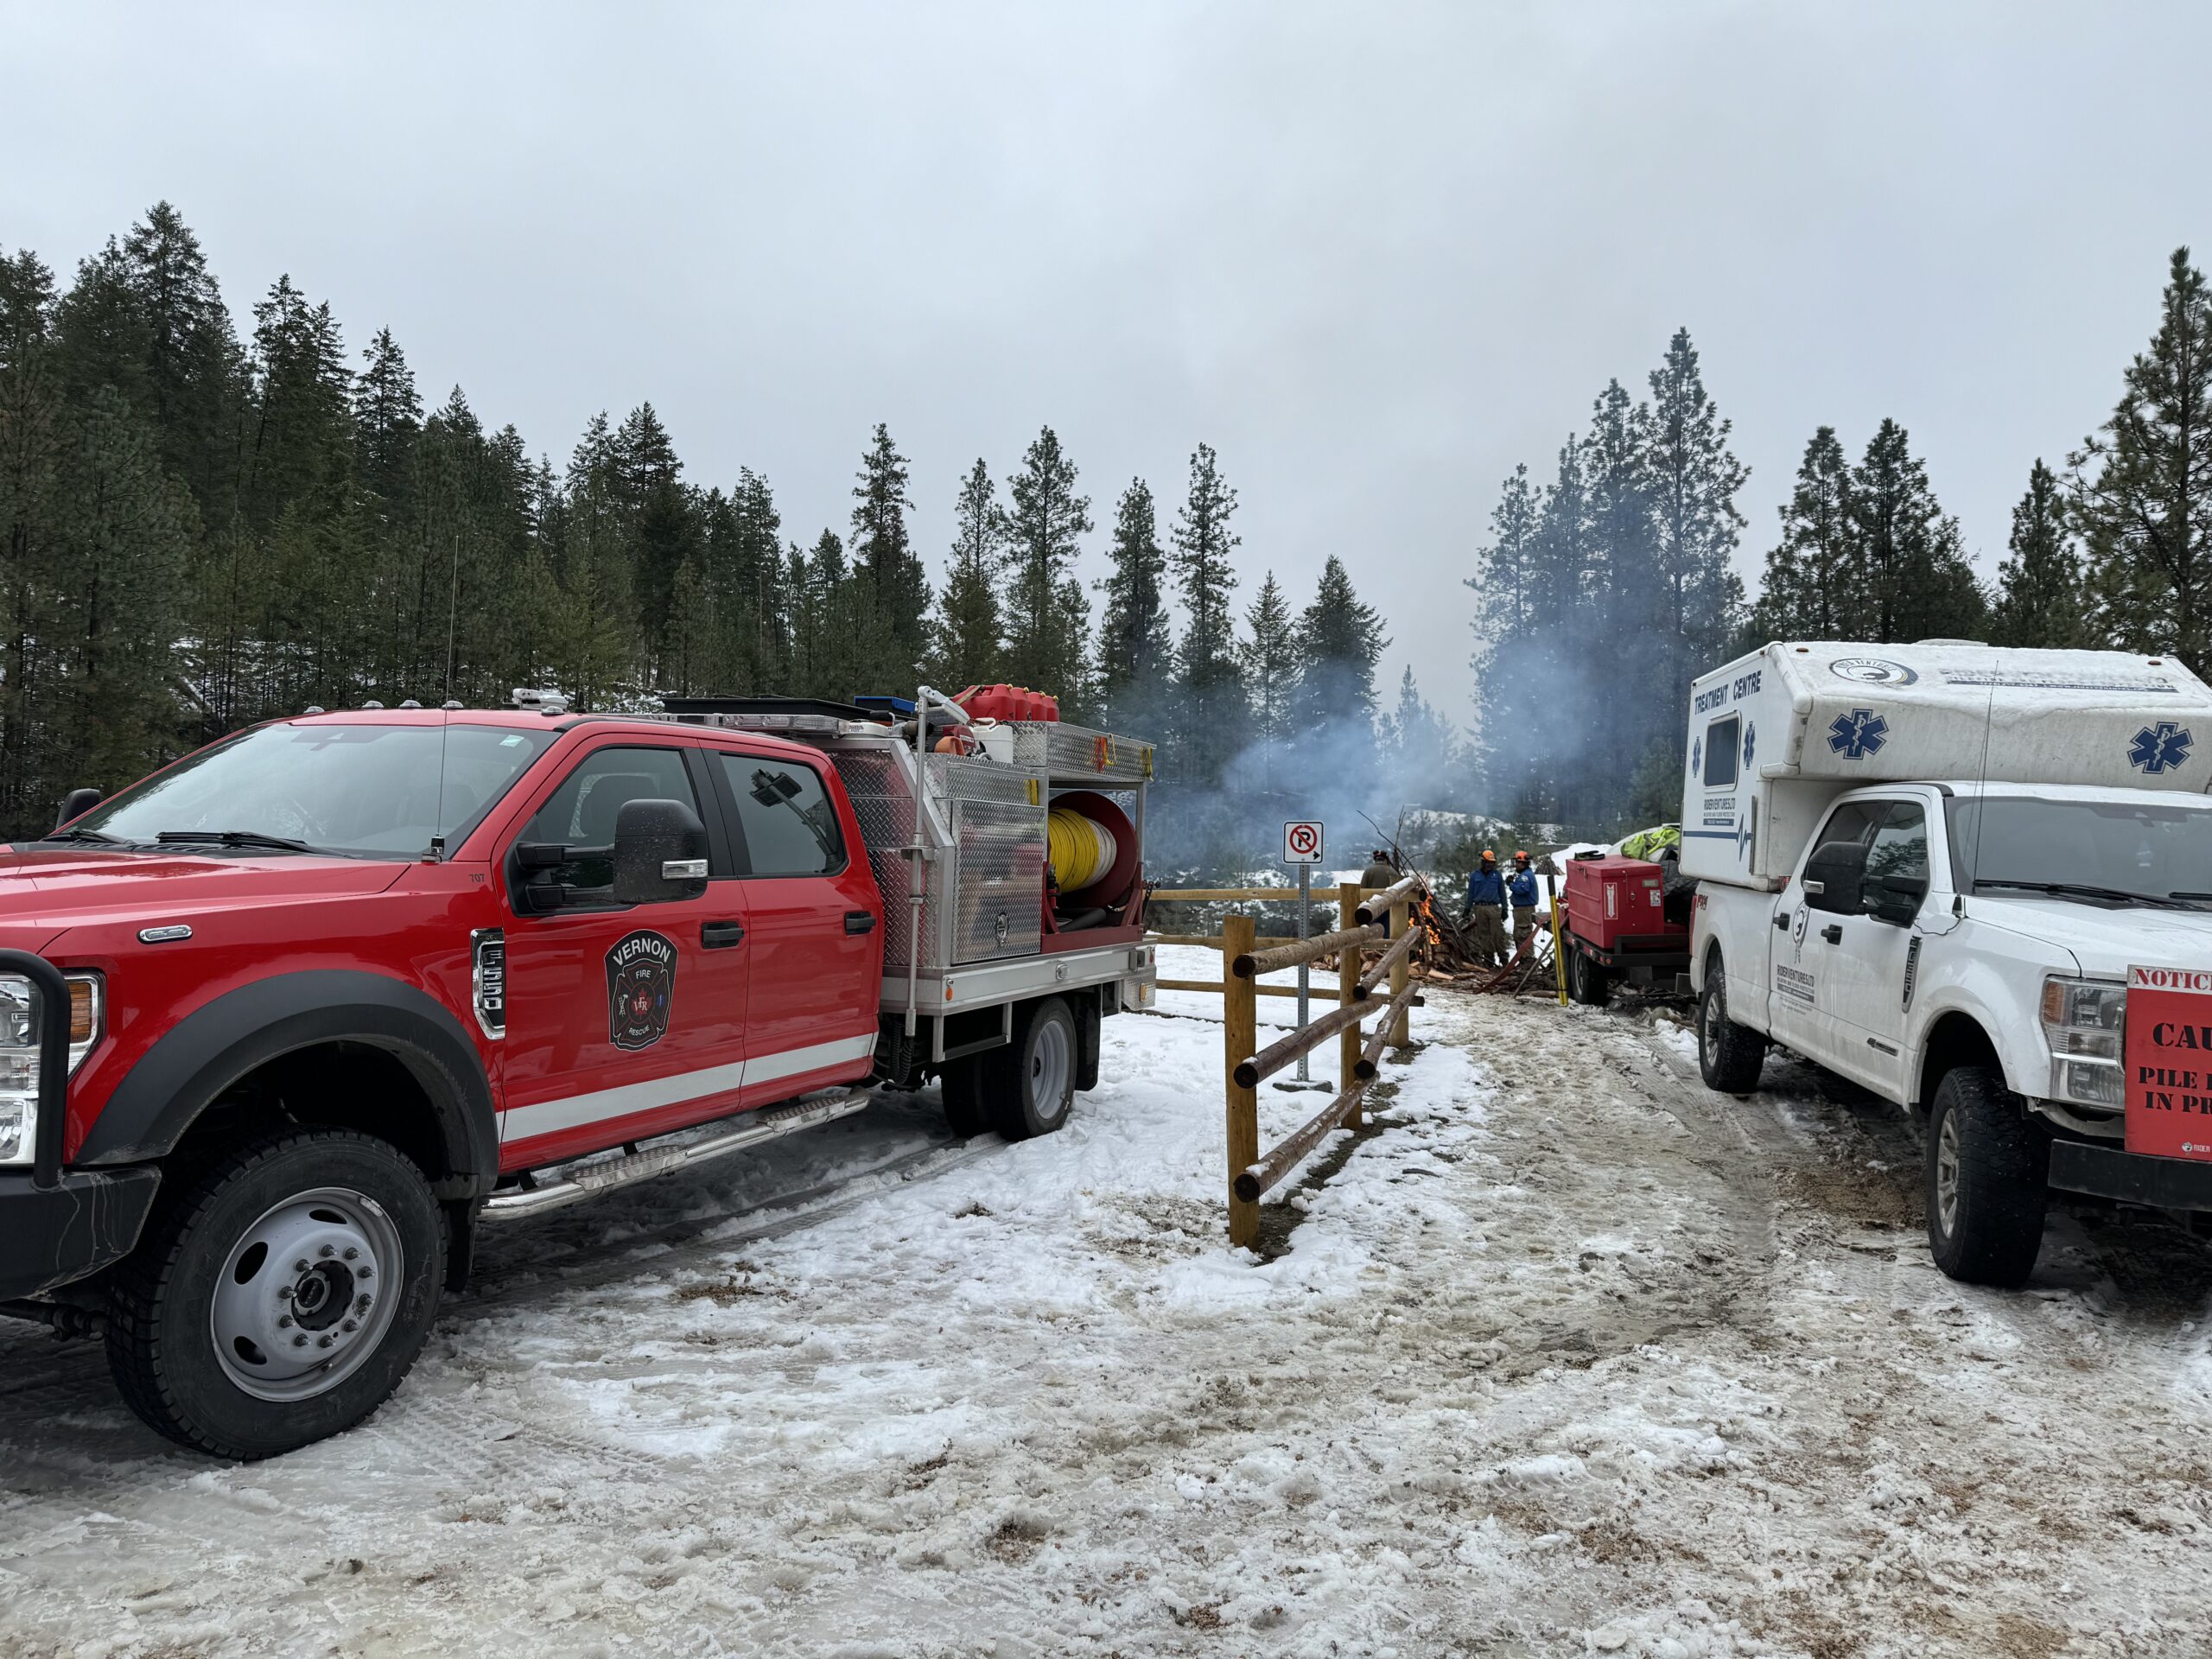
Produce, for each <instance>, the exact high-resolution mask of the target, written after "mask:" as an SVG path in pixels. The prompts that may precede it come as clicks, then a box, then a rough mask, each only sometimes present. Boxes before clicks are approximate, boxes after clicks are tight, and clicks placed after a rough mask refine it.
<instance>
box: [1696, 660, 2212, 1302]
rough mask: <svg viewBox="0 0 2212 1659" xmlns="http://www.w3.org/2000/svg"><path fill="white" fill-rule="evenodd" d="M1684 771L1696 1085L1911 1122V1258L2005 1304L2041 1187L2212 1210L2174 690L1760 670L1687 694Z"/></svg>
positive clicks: (1792, 666)
mask: <svg viewBox="0 0 2212 1659" xmlns="http://www.w3.org/2000/svg"><path fill="white" fill-rule="evenodd" d="M2200 746H2201V747H2200ZM1689 755H1690V772H1689V777H1688V781H1687V784H1686V785H1685V791H1684V796H1683V806H1682V836H1683V841H1682V868H1683V873H1684V874H1686V875H1689V876H1694V877H1695V878H1697V880H1698V884H1699V885H1698V893H1697V899H1696V901H1695V906H1694V911H1693V920H1692V930H1691V957H1690V975H1691V983H1692V986H1693V988H1694V989H1695V990H1696V991H1697V992H1698V995H1699V1001H1698V1015H1697V1035H1698V1054H1699V1061H1700V1069H1701V1071H1702V1072H1703V1074H1704V1077H1705V1081H1706V1083H1707V1085H1708V1086H1710V1087H1712V1088H1713V1089H1717V1090H1723V1091H1725V1092H1728V1093H1734V1094H1741V1093H1745V1092H1748V1091H1749V1090H1751V1089H1752V1088H1754V1087H1755V1086H1756V1085H1757V1084H1758V1077H1759V1072H1760V1069H1761V1065H1762V1064H1763V1062H1764V1058H1765V1053H1766V1050H1767V1048H1768V1047H1769V1046H1770V1045H1775V1046H1782V1047H1785V1048H1788V1049H1789V1050H1790V1051H1792V1052H1795V1053H1796V1054H1798V1055H1800V1056H1802V1058H1805V1059H1808V1060H1810V1061H1813V1062H1814V1063H1815V1064H1817V1065H1822V1066H1825V1067H1827V1068H1828V1069H1830V1070H1832V1071H1836V1072H1839V1073H1840V1074H1842V1075H1843V1076H1845V1077H1850V1078H1852V1079H1853V1080H1854V1081H1855V1082H1858V1083H1859V1084H1864V1085H1865V1086H1866V1087H1867V1088H1868V1089H1871V1090H1873V1091H1874V1092H1876V1093H1877V1094H1878V1095H1881V1096H1884V1097H1885V1098H1886V1099H1889V1100H1891V1101H1895V1102H1896V1103H1898V1104H1899V1105H1902V1106H1904V1107H1907V1108H1909V1109H1914V1110H1916V1111H1921V1112H1924V1113H1925V1114H1926V1144H1927V1160H1926V1180H1927V1211H1928V1236H1929V1247H1930V1249H1931V1250H1932V1251H1933V1253H1934V1255H1935V1258H1936V1264H1937V1265H1938V1266H1939V1267H1941V1268H1942V1270H1943V1271H1944V1272H1945V1273H1947V1274H1950V1275H1951V1276H1952V1277H1953V1278H1956V1279H1963V1280H1967V1281H1974V1282H1979V1283H1985V1284H1999V1285H2017V1284H2019V1283H2021V1282H2023V1281H2025V1280H2026V1278H2027V1277H2028V1275H2029V1274H2030V1272H2031V1270H2032V1269H2033V1268H2034V1266H2035V1262H2036V1256H2037V1251H2038V1249H2040V1247H2041V1243H2042V1237H2043V1225H2044V1205H2045V1198H2046V1192H2047V1189H2048V1188H2050V1187H2059V1188H2063V1189H2066V1190H2069V1191H2073V1192H2089V1193H2097V1194H2101V1195H2103V1196H2105V1197H2108V1198H2116V1199H2120V1200H2123V1201H2126V1202H2132V1203H2136V1204H2142V1205H2153V1206H2157V1207H2160V1208H2165V1209H2172V1210H2212V1069H2208V1068H2212V1053H2206V1052H2202V1051H2203V1050H2204V1049H2205V1048H2206V1047H2207V1046H2212V799H2208V798H2206V795H2205V793H2204V791H2205V787H2206V783H2207V780H2208V778H2212V691H2208V690H2207V689H2206V687H2205V686H2204V684H2203V683H2202V682H2201V681H2199V680H2198V679H2197V678H2196V676H2195V675H2193V674H2191V673H2190V672H2189V671H2188V670H2186V669H2185V668H2183V667H2182V666H2181V665H2180V664H2177V663H2176V662H2174V661H2173V660H2171V658H2153V657H2136V656H2128V655H2124V654H2121V653H2118V652H2057V651H2003V650H1993V649H1992V648H1990V647H1988V646H1986V645H1974V644H1971V643H1969V642H1964V641H1929V642H1926V643H1924V644H1922V645H1873V646H1870V645H1838V644H1822V643H1801V642H1788V643H1783V644H1777V645H1768V646H1766V647H1765V648H1764V649H1763V650H1761V651H1759V652H1755V653H1753V654H1752V655H1751V656H1748V657H1745V658H1741V659H1739V660H1738V661H1736V662H1733V663H1731V664H1727V665H1726V667H1724V668H1721V669H1719V670H1717V671H1714V672H1713V673H1712V674H1709V675H1707V676H1706V677H1703V678H1701V679H1700V680H1698V681H1697V682H1696V683H1695V684H1694V686H1693V688H1692V690H1691V699H1690V740H1689ZM2131 995H2132V996H2133V999H2134V1001H2135V1003H2136V1005H2137V1007H2136V1014H2137V1017H2136V1019H2135V1020H2134V1021H2133V1025H2132V1026H2131V1023H2130V1020H2129V1002H2130V998H2131Z"/></svg>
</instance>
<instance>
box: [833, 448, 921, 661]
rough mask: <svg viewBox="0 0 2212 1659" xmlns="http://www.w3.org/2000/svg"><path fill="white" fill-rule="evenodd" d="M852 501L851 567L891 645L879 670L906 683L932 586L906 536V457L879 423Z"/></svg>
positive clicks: (917, 656) (909, 508) (909, 506)
mask: <svg viewBox="0 0 2212 1659" xmlns="http://www.w3.org/2000/svg"><path fill="white" fill-rule="evenodd" d="M853 503H854V505H853V543H852V545H853V563H854V566H855V569H859V570H861V571H862V572H864V573H865V574H866V575H867V578H868V582H869V583H870V585H871V586H872V587H873V588H874V597H875V608H876V611H877V613H878V614H879V615H880V617H881V618H882V619H883V622H884V625H885V628H886V630H887V632H888V634H889V636H890V639H891V640H892V641H893V645H894V649H893V651H892V652H890V653H888V657H887V660H886V661H885V662H884V663H882V664H880V672H882V673H883V674H885V675H886V676H887V677H889V678H890V680H891V681H892V682H893V683H898V684H904V683H906V681H908V680H911V679H912V678H913V677H914V676H915V674H916V673H917V671H918V670H919V667H920V664H921V661H922V656H923V650H924V636H925V632H926V624H925V618H926V616H927V613H928V611H929V605H930V584H929V577H928V575H927V574H926V573H925V571H924V570H923V569H922V562H921V560H920V559H919V558H918V557H917V556H915V553H914V550H913V548H912V545H911V544H910V543H909V542H908V540H907V537H906V515H907V514H908V513H909V512H912V511H913V505H912V502H911V501H909V500H908V499H907V494H906V456H904V455H902V454H899V450H898V447H897V446H896V445H894V444H893V442H891V431H890V429H889V428H888V427H887V426H885V425H884V424H883V423H881V422H880V421H879V422H877V423H876V427H875V440H874V442H873V443H871V444H870V445H869V446H868V450H867V452H866V453H865V454H862V455H861V471H860V481H859V483H857V484H855V486H853Z"/></svg>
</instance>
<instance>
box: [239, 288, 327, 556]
mask: <svg viewBox="0 0 2212 1659" xmlns="http://www.w3.org/2000/svg"><path fill="white" fill-rule="evenodd" d="M253 318H254V328H253V359H252V364H251V376H252V392H251V413H250V415H249V416H248V421H249V423H250V437H249V440H248V448H249V458H248V460H247V462H246V466H245V474H244V477H243V479H242V490H243V505H244V510H245V517H246V519H247V521H248V522H249V523H250V524H252V525H254V526H255V527H256V528H258V529H267V528H269V527H270V526H272V525H274V524H276V522H277V519H278V518H280V517H281V516H282V515H283V511H284V508H285V506H286V505H287V504H289V503H290V502H291V501H292V500H294V499H296V498H297V497H300V496H303V495H308V494H311V493H323V494H324V496H325V499H334V498H332V497H331V496H329V494H328V490H329V487H330V486H332V485H333V483H334V481H335V480H338V479H339V478H340V477H342V476H343V475H344V474H346V472H347V470H348V469H350V467H351V466H352V449H353V373H352V372H351V371H350V370H349V369H347V367H346V346H345V342H344V341H343V340H341V339H340V336H339V331H338V323H337V320H336V319H335V318H334V317H333V316H332V315H331V311H330V307H329V304H328V303H327V302H325V303H322V304H320V305H309V304H308V301H307V296H305V295H303V294H302V293H301V292H300V290H299V289H296V288H295V287H293V286H292V282H291V278H290V277H278V278H277V282H276V284H275V286H273V287H272V288H271V289H270V290H269V296H268V298H266V299H264V301H262V302H261V303H260V304H258V305H257V306H255V307H254V308H253Z"/></svg>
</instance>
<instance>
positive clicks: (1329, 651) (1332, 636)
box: [1291, 553, 1390, 735]
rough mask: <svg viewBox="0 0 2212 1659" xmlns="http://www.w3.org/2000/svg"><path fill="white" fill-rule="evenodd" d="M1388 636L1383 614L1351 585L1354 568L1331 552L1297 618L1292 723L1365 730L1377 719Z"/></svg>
mask: <svg viewBox="0 0 2212 1659" xmlns="http://www.w3.org/2000/svg"><path fill="white" fill-rule="evenodd" d="M1389 644H1390V642H1389V640H1388V639H1384V638H1383V615H1382V613H1381V612H1379V611H1377V610H1376V608H1375V607H1373V606H1372V605H1368V604H1364V603H1363V602H1362V601H1361V600H1360V597H1359V595H1358V594H1357V593H1355V592H1353V591H1352V585H1351V572H1350V571H1348V570H1346V569H1344V561H1343V560H1342V559H1339V558H1338V557H1337V556H1336V555H1335V554H1333V553H1332V554H1331V555H1330V556H1329V557H1328V559H1327V561H1326V562H1325V563H1324V564H1323V565H1322V567H1321V581H1320V583H1319V587H1317V588H1315V590H1314V594H1313V603H1312V604H1310V605H1308V606H1307V607H1306V609H1305V610H1304V611H1303V612H1302V613H1300V616H1299V619H1298V655H1299V673H1298V689H1297V691H1296V694H1295V695H1294V696H1293V698H1292V700H1291V718H1292V722H1293V726H1294V729H1296V730H1299V731H1301V732H1303V731H1317V730H1319V729H1320V728H1323V727H1326V726H1332V725H1333V726H1339V727H1343V726H1349V727H1351V728H1355V729H1357V731H1358V732H1359V733H1361V734H1363V735H1365V734H1371V733H1372V732H1373V729H1374V725H1375V664H1376V663H1377V662H1379V661H1380V660H1381V659H1382V656H1383V652H1384V651H1386V650H1388V649H1389Z"/></svg>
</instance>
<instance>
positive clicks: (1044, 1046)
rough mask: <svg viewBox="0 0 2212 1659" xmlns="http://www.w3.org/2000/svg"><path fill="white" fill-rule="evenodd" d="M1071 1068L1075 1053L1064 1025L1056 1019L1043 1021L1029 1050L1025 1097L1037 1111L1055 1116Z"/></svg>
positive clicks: (1073, 1065)
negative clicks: (1027, 1090) (1027, 1085)
mask: <svg viewBox="0 0 2212 1659" xmlns="http://www.w3.org/2000/svg"><path fill="white" fill-rule="evenodd" d="M1074 1070H1075V1056H1074V1054H1073V1052H1071V1045H1070V1043H1069V1041H1068V1028H1067V1027H1065V1026H1064V1025H1062V1024H1060V1023H1059V1022H1058V1020H1047V1021H1046V1022H1045V1024H1044V1025H1043V1026H1041V1027H1039V1030H1038V1033H1037V1042H1036V1046H1034V1047H1033V1049H1031V1051H1030V1053H1029V1098H1030V1099H1031V1100H1032V1101H1033V1102H1035V1103H1036V1106H1037V1110H1038V1112H1039V1115H1040V1116H1045V1117H1048V1118H1050V1117H1058V1116H1059V1115H1060V1107H1061V1103H1063V1102H1065V1100H1066V1098H1067V1093H1068V1079H1069V1077H1071V1075H1072V1074H1073V1072H1074Z"/></svg>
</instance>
